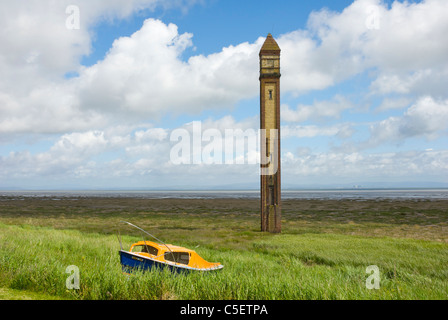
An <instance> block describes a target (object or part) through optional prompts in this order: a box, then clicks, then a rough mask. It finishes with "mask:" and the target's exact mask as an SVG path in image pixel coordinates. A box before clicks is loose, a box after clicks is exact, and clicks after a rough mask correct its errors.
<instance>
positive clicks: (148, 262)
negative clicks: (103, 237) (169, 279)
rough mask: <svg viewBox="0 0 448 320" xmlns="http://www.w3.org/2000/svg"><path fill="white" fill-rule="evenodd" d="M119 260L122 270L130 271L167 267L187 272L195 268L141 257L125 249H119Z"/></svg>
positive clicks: (175, 270)
mask: <svg viewBox="0 0 448 320" xmlns="http://www.w3.org/2000/svg"><path fill="white" fill-rule="evenodd" d="M120 262H121V266H122V269H123V272H126V273H130V272H132V270H135V269H137V270H143V271H146V270H151V269H153V268H158V269H164V268H168V269H169V270H171V271H174V272H188V271H191V270H196V269H194V268H190V267H187V266H185V267H184V266H179V265H170V264H167V263H163V262H160V261H156V260H153V259H150V258H146V257H142V256H139V255H136V254H132V253H129V252H126V251H120Z"/></svg>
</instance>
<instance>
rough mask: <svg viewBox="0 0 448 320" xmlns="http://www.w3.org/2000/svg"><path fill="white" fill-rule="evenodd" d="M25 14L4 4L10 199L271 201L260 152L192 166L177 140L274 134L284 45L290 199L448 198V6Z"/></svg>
mask: <svg viewBox="0 0 448 320" xmlns="http://www.w3.org/2000/svg"><path fill="white" fill-rule="evenodd" d="M24 2H25V3H26V5H23V3H15V2H3V3H2V4H0V7H1V10H0V12H1V13H0V24H1V27H2V30H7V31H8V32H4V33H2V34H0V41H1V42H2V46H1V47H0V71H1V72H0V188H3V189H13V188H21V189H60V188H62V189H109V188H113V189H158V188H159V189H164V188H174V189H177V188H193V189H207V188H256V187H257V186H258V181H259V180H258V179H259V178H258V173H259V171H258V170H259V169H258V165H257V164H254V163H253V162H251V160H250V159H253V157H256V152H255V151H256V150H251V149H247V150H245V151H244V152H243V154H242V156H245V162H244V163H241V164H240V163H237V161H236V159H237V158H238V157H239V156H241V155H238V154H237V153H235V155H234V158H235V161H234V163H233V164H222V163H213V164H205V163H201V164H193V163H189V162H188V161H185V162H186V163H184V164H180V165H176V164H174V163H173V161H172V160H173V159H172V154H171V151H172V150H173V147H175V146H176V143H177V141H172V139H170V138H172V134H173V131H174V130H176V129H182V130H185V131H186V132H189V133H191V137H192V136H193V135H192V131H191V130H192V128H193V126H192V123H193V122H200V123H201V125H202V133H204V131H206V130H208V129H211V130H215V131H214V132H218V133H220V134H221V135H222V136H223V137H224V134H225V130H228V129H230V130H235V129H241V130H243V131H244V132H246V133H248V134H250V133H251V132H252V131H253V130H257V129H258V126H259V115H258V114H259V97H258V95H259V92H258V90H259V82H258V52H259V50H260V47H261V45H262V43H263V41H264V38H265V37H266V35H267V34H268V33H272V34H273V35H274V37H275V38H276V39H277V41H278V43H279V45H280V47H281V48H282V58H281V59H282V78H281V92H282V95H281V104H282V106H281V114H282V119H281V120H282V121H281V125H282V127H281V130H282V181H283V185H284V187H285V188H310V187H351V186H353V185H361V186H364V187H371V186H397V187H414V186H416V187H421V186H427V187H433V186H448V143H447V142H446V141H447V133H448V93H447V91H446V87H447V84H448V60H447V59H446V57H447V56H448V44H447V43H446V41H445V35H446V34H447V32H448V19H447V18H448V16H447V15H448V4H447V2H446V1H443V0H426V1H380V0H356V1H342V0H341V1H322V0H320V1H279V2H277V3H275V5H273V4H272V2H270V1H265V0H263V1H233V0H231V1H229V0H227V1H220V0H182V1H180V0H165V1H161V0H133V1H121V0H115V1H106V0H98V1H96V2H93V3H92V2H91V1H87V0H78V1H74V0H72V1H68V0H63V1H58V2H57V3H55V2H53V1H50V0H48V1H47V0H44V1H37V0H34V1H33V0H28V1H24ZM70 6H71V7H70ZM72 7H74V8H75V11H73V10H68V8H72ZM251 130H252V131H251ZM191 143H193V141H191ZM213 143H215V140H213ZM207 145H208V142H207V141H202V142H201V146H202V147H203V148H204V147H206V146H207ZM210 145H211V144H210ZM210 145H208V146H210ZM213 146H215V144H214V145H213ZM223 146H224V149H225V146H227V145H223ZM191 151H192V152H193V151H194V150H193V149H192V150H191ZM217 151H220V149H215V152H217ZM213 155H214V154H213ZM208 156H210V155H207V154H202V159H203V160H204V161H205V159H206V158H208ZM224 157H225V155H224V153H223V154H222V158H223V159H224Z"/></svg>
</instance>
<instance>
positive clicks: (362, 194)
mask: <svg viewBox="0 0 448 320" xmlns="http://www.w3.org/2000/svg"><path fill="white" fill-rule="evenodd" d="M0 197H7V198H11V197H13V198H14V197H19V198H20V197H22V198H29V197H32V198H54V199H57V198H139V199H221V198H224V199H252V200H256V199H259V191H258V190H205V191H202V190H198V191H194V190H179V191H174V190H148V191H142V190H135V191H133V190H70V191H68V190H12V191H7V190H3V191H0ZM282 199H284V200H294V199H296V200H307V199H312V200H375V199H377V200H381V199H409V200H412V199H430V200H431V199H435V200H448V189H447V188H428V189H424V188H407V189H405V188H396V189H393V188H391V189H300V190H283V191H282Z"/></svg>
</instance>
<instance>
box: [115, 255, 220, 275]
mask: <svg viewBox="0 0 448 320" xmlns="http://www.w3.org/2000/svg"><path fill="white" fill-rule="evenodd" d="M121 252H122V253H126V254H130V255H132V256H135V257H138V258H142V259H146V260H150V261H153V262H156V263H160V264H166V265H168V266H171V267H176V268H182V269H187V270H195V271H213V270H220V269H222V268H224V266H223V265H222V264H220V265H217V266H216V267H211V268H193V267H189V266H187V265H183V264H179V263H177V262H171V261H160V260H156V259H153V258H151V257H146V256H142V255H140V254H138V253H135V252H130V251H126V250H120V253H121Z"/></svg>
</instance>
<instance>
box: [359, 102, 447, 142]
mask: <svg viewBox="0 0 448 320" xmlns="http://www.w3.org/2000/svg"><path fill="white" fill-rule="evenodd" d="M370 130H371V137H370V139H369V141H368V142H367V145H368V146H376V145H379V144H381V143H388V142H392V143H396V142H401V141H403V140H405V139H408V138H412V137H425V138H427V139H434V138H436V137H438V136H440V135H441V134H446V131H447V130H448V100H444V101H443V100H441V101H436V100H434V99H433V98H431V97H421V98H420V99H419V100H418V101H417V102H416V103H415V104H413V105H412V106H411V107H410V108H409V109H407V110H406V112H405V113H404V114H403V116H401V117H390V118H388V119H385V120H383V121H380V122H379V123H376V124H374V125H372V126H371V128H370Z"/></svg>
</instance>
